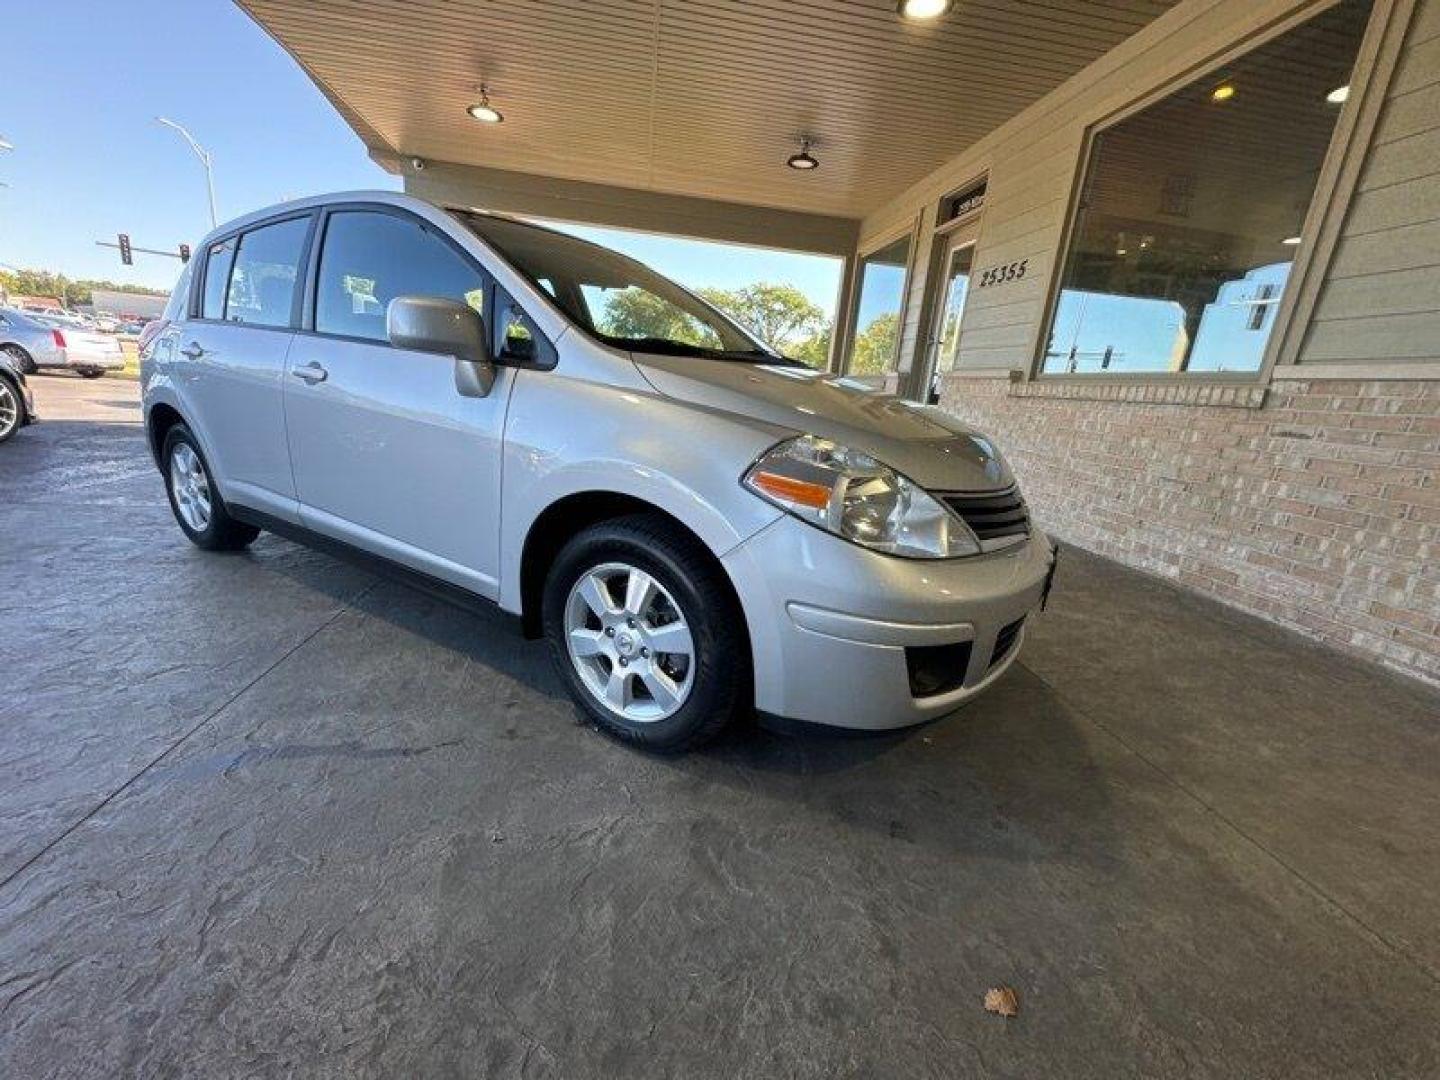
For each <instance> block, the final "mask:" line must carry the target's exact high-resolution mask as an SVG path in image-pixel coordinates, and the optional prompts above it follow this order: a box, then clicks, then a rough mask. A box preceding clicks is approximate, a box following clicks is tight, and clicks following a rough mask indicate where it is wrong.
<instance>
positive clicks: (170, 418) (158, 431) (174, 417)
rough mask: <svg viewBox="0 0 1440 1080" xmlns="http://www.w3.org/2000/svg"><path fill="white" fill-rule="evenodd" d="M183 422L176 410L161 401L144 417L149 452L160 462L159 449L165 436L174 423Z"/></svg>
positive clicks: (163, 442) (163, 443) (163, 444)
mask: <svg viewBox="0 0 1440 1080" xmlns="http://www.w3.org/2000/svg"><path fill="white" fill-rule="evenodd" d="M183 422H184V417H182V416H181V415H180V413H179V411H178V410H176V409H174V408H172V407H171V406H169V405H166V404H165V403H164V402H161V403H160V404H159V405H156V406H155V407H154V408H152V409H151V410H150V413H149V415H148V416H146V418H145V428H146V430H147V431H148V432H149V435H150V454H151V456H152V457H154V458H155V463H156V464H157V465H158V464H160V451H161V449H162V448H163V447H164V446H165V436H166V435H168V434H169V433H170V429H171V428H172V427H174V426H175V425H176V424H180V423H183Z"/></svg>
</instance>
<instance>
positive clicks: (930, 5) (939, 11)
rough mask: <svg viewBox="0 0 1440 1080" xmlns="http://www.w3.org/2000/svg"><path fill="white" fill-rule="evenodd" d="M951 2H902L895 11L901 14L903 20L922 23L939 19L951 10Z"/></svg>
mask: <svg viewBox="0 0 1440 1080" xmlns="http://www.w3.org/2000/svg"><path fill="white" fill-rule="evenodd" d="M950 3H951V0H900V2H899V3H898V4H896V5H895V10H896V11H898V12H899V13H900V17H901V18H902V19H913V20H915V21H916V22H922V21H924V20H926V19H938V18H939V17H940V16H941V15H944V14H945V13H946V12H947V11H949V10H950Z"/></svg>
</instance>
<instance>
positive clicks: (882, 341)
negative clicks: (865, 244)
mask: <svg viewBox="0 0 1440 1080" xmlns="http://www.w3.org/2000/svg"><path fill="white" fill-rule="evenodd" d="M909 262H910V237H909V236H908V235H906V236H902V237H901V238H900V239H899V240H896V241H895V242H894V243H893V244H887V245H886V246H885V247H883V248H881V249H880V250H879V251H875V252H871V253H870V254H869V255H866V256H865V257H864V258H863V259H861V260H860V287H859V289H858V290H857V296H856V300H855V321H854V323H853V324H852V325H853V328H854V336H853V337H852V338H851V340H850V360H849V363H848V364H847V365H846V368H845V370H846V371H847V372H848V373H849V374H851V375H884V374H886V373H887V372H890V371H893V370H894V369H895V357H896V351H897V348H898V346H899V343H900V311H901V309H902V308H903V307H904V302H905V295H904V294H905V268H906V267H907V266H908V265H909Z"/></svg>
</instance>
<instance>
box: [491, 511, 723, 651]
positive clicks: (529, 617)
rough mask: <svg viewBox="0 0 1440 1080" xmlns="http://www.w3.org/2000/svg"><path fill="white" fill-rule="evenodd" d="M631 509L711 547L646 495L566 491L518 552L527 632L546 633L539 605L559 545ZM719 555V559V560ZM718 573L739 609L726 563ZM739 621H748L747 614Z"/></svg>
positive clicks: (522, 618) (531, 635)
mask: <svg viewBox="0 0 1440 1080" xmlns="http://www.w3.org/2000/svg"><path fill="white" fill-rule="evenodd" d="M630 514H648V515H650V516H651V517H657V518H663V519H664V520H666V521H668V522H669V523H670V524H671V525H673V526H675V528H677V529H679V530H680V531H681V532H683V533H685V534H686V535H688V536H690V537H692V538H693V539H694V541H695V543H696V544H697V545H698V546H699V547H700V548H702V549H704V550H705V551H709V550H710V549H709V547H708V546H707V545H706V544H705V542H704V541H703V540H701V539H700V537H699V536H697V535H696V534H695V531H694V530H693V529H691V528H690V527H689V526H688V525H686V524H685V523H684V522H683V521H681V520H680V519H679V518H677V517H676V516H675V515H674V514H671V513H667V512H666V511H664V510H662V509H661V508H660V507H658V506H656V505H655V504H654V503H648V502H646V501H645V500H644V499H637V498H635V497H634V496H632V495H621V494H619V493H617V492H613V491H582V492H579V493H577V494H574V495H567V496H565V498H563V499H561V500H560V501H559V502H556V503H554V504H552V505H550V506H548V507H546V508H545V510H544V512H542V513H541V514H540V516H539V517H537V518H536V519H535V521H534V523H533V524H532V525H531V526H530V532H529V533H528V534H527V535H526V537H525V548H524V550H523V551H522V553H521V555H520V624H521V627H522V629H523V630H524V633H525V636H526V637H528V638H537V637H539V636H540V635H541V633H542V627H541V618H540V609H541V596H542V594H543V592H544V589H545V573H546V571H548V570H549V569H550V564H551V563H553V562H554V561H555V556H556V555H558V554H560V549H561V548H563V547H564V546H565V544H566V543H567V542H568V541H569V540H570V538H571V537H572V536H574V535H575V534H576V533H578V532H580V531H581V530H582V529H588V528H589V527H590V526H591V525H598V524H599V523H600V522H602V521H609V520H611V519H612V518H618V517H626V516H627V515H630ZM712 557H713V555H712ZM715 561H716V563H717V565H718V564H719V561H720V560H718V559H716V560H715ZM720 577H721V579H722V580H723V581H724V582H725V585H726V588H728V589H729V590H730V595H731V597H732V598H733V599H734V601H735V609H736V610H737V611H740V610H742V609H741V607H740V598H739V597H738V596H737V595H736V594H735V587H734V586H733V585H732V584H731V583H730V575H729V574H727V573H726V572H725V570H724V568H723V567H721V569H720ZM741 625H742V626H743V625H744V620H743V619H742V620H741ZM747 638H748V634H747Z"/></svg>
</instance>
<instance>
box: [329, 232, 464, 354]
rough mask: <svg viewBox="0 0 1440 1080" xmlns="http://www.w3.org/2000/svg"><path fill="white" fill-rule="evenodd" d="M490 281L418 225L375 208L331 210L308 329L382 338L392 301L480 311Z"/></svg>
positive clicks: (450, 248) (447, 245)
mask: <svg viewBox="0 0 1440 1080" xmlns="http://www.w3.org/2000/svg"><path fill="white" fill-rule="evenodd" d="M489 290H490V278H489V275H488V274H486V273H485V272H484V271H482V270H480V269H479V268H478V267H476V266H475V265H474V264H473V263H471V262H470V260H468V259H466V258H465V257H464V256H462V255H461V254H460V253H459V252H458V251H456V250H455V249H454V248H452V247H451V246H450V245H449V244H447V243H446V242H445V241H444V240H442V239H441V238H440V237H439V236H436V235H435V234H434V233H431V232H428V231H427V230H426V229H425V228H423V227H422V226H421V225H420V224H419V223H418V222H416V221H413V220H411V219H410V218H407V217H401V216H400V215H398V214H389V213H384V212H382V211H378V210H338V211H335V212H334V213H332V214H331V215H330V217H329V221H328V223H327V225H326V226H325V240H324V245H323V247H322V248H321V251H320V268H319V271H318V273H317V274H316V279H315V329H316V330H317V331H318V332H320V333H322V334H337V335H340V336H343V337H353V338H366V339H369V340H371V341H386V340H388V338H387V336H386V333H385V311H386V308H387V306H388V305H389V303H390V301H391V300H393V299H394V298H395V297H397V296H440V297H445V298H446V299H449V300H460V301H462V302H464V303H467V304H469V305H470V306H471V307H472V308H474V309H475V310H476V311H477V312H479V313H480V314H481V315H482V316H485V317H486V321H487V322H488V321H490V320H489V312H487V311H486V310H485V299H486V294H487V293H488V292H489Z"/></svg>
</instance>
